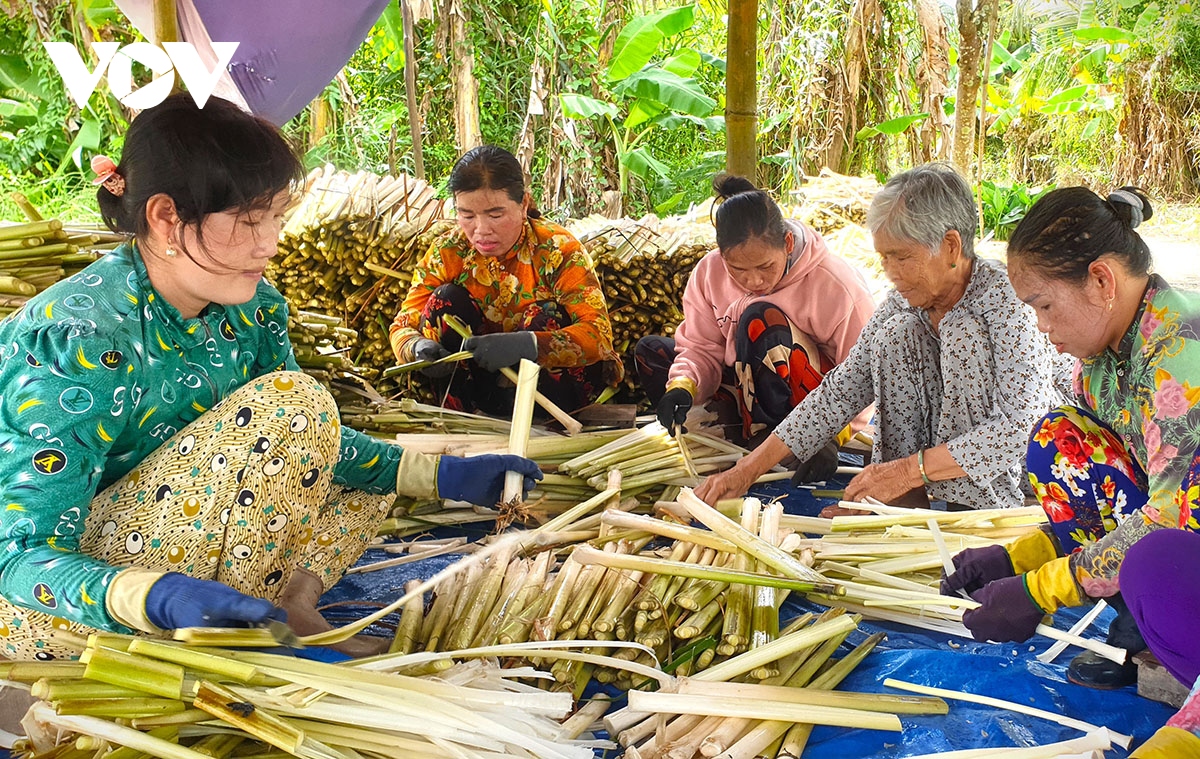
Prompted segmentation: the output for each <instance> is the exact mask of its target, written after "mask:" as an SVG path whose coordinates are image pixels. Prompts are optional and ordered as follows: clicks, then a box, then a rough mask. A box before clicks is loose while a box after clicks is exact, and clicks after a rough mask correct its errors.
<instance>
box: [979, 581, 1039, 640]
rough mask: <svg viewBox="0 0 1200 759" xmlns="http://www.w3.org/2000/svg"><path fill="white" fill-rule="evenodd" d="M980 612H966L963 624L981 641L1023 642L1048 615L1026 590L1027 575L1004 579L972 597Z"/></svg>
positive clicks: (989, 585)
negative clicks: (976, 602)
mask: <svg viewBox="0 0 1200 759" xmlns="http://www.w3.org/2000/svg"><path fill="white" fill-rule="evenodd" d="M971 597H972V598H974V599H975V600H976V601H978V602H979V603H981V604H983V606H980V607H979V608H978V609H968V610H967V611H964V612H963V624H964V625H966V626H967V629H968V630H970V631H971V636H972V637H973V638H975V640H978V641H981V642H982V641H989V640H991V641H995V642H997V643H1007V642H1010V641H1011V642H1013V643H1020V642H1022V641H1026V640H1029V639H1030V638H1032V637H1033V634H1034V633H1035V632H1037V626H1038V625H1039V624H1041V623H1042V617H1044V616H1046V612H1044V611H1042V609H1041V607H1040V606H1038V605H1037V604H1035V603H1034V602H1033V599H1032V598H1031V597H1030V596H1029V591H1028V590H1026V589H1025V575H1019V576H1017V577H1003V578H1001V579H999V580H994V581H992V582H989V583H988V584H987V585H984V586H983V587H982V588H981V589H980V590H978V591H976V592H974V593H972V594H971Z"/></svg>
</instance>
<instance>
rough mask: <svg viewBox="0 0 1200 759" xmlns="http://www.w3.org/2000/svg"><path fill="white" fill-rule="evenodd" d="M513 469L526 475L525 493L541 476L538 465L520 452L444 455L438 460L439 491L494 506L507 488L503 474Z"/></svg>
mask: <svg viewBox="0 0 1200 759" xmlns="http://www.w3.org/2000/svg"><path fill="white" fill-rule="evenodd" d="M510 471H511V472H520V473H521V474H522V475H524V477H525V483H524V492H523V493H522V497H523V496H524V494H525V493H527V492H529V491H530V490H532V489H533V487H534V485H535V484H536V482H537V481H538V480H540V479H542V470H541V469H539V468H538V465H537V464H535V463H534V462H532V461H530V460H529V459H527V458H523V457H521V456H509V455H507V454H504V455H500V454H494V453H489V454H486V455H483V456H471V457H469V458H459V457H458V456H442V457H441V458H440V459H439V460H438V470H437V490H438V495H439V496H441V497H442V498H449V499H451V500H455V501H467V502H468V503H473V504H475V505H476V506H495V505H496V503H497V502H498V501H499V500H500V496H501V495H502V494H503V492H504V475H505V473H506V472H510Z"/></svg>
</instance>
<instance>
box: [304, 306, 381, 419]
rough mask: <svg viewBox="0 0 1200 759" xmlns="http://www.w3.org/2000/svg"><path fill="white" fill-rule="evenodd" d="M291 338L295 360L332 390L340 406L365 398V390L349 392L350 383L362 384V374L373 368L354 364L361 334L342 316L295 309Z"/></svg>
mask: <svg viewBox="0 0 1200 759" xmlns="http://www.w3.org/2000/svg"><path fill="white" fill-rule="evenodd" d="M288 338H289V339H290V340H291V343H292V348H293V351H294V353H295V356H296V363H297V364H299V365H300V368H301V369H303V370H304V372H305V373H306V374H308V375H310V376H312V377H314V378H315V379H317V380H318V381H319V382H320V383H321V384H322V385H324V386H325V387H326V388H328V389H329V390H330V392H331V393H333V396H334V399H335V400H337V402H338V405H339V406H345V405H350V404H353V403H356V402H359V401H361V400H362V395H363V394H362V393H353V392H348V391H347V390H346V389H345V388H346V386H347V385H349V386H363V385H364V384H365V380H364V379H363V377H364V376H365V375H367V374H371V370H370V369H367V368H364V367H360V366H355V365H354V362H353V361H352V360H351V359H352V357H353V356H356V355H357V353H358V351H357V346H358V333H357V332H355V331H354V330H352V329H348V328H347V327H346V326H345V323H344V322H343V321H342V320H341V318H339V317H336V316H326V315H325V314H319V313H316V312H314V311H295V312H293V313H291V314H290V315H289V319H288Z"/></svg>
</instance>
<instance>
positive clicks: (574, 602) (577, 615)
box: [558, 544, 617, 632]
mask: <svg viewBox="0 0 1200 759" xmlns="http://www.w3.org/2000/svg"><path fill="white" fill-rule="evenodd" d="M616 548H617V547H616V545H614V544H609V545H607V546H605V547H604V550H603V551H601V553H604V554H608V555H616ZM607 572H608V570H607V568H606V567H604V566H603V565H601V564H591V565H587V566H584V568H583V570H582V572H580V574H579V579H578V580H577V581H576V582H575V587H574V589H573V590H572V591H571V594H572V595H571V601H570V603H568V604H567V606H566V609H565V610H564V611H563V615H562V617H561V618H560V619H559V621H558V629H559V631H560V632H561V631H563V630H573V629H575V627H576V626H577V625H578V624H579V620H580V619H581V618H582V617H583V614H584V612H585V611H586V610H587V608H588V605H589V604H590V603H591V601H592V598H593V596H595V595H596V593H597V592H598V590H599V589H600V587H601V581H602V580H603V579H604V576H605V575H606V574H607ZM607 600H608V599H607V598H605V599H602V601H607Z"/></svg>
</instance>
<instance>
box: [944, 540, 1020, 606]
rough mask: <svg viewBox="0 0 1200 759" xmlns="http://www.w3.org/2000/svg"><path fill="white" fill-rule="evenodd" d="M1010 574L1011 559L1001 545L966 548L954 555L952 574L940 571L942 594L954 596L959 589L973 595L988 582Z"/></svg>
mask: <svg viewBox="0 0 1200 759" xmlns="http://www.w3.org/2000/svg"><path fill="white" fill-rule="evenodd" d="M1012 576H1013V565H1012V559H1011V558H1009V556H1008V551H1006V550H1004V548H1003V546H987V547H985V548H968V549H966V550H964V551H959V552H958V553H956V554H955V555H954V574H952V575H950V576H949V577H947V576H946V572H945V570H943V571H942V595H944V596H956V595H958V591H960V590H965V591H967V593H968V594H970V595H974V594H975V592H976V591H977V590H979V589H980V588H982V587H983V586H984V585H987V584H988V583H989V582H991V581H993V580H999V579H1001V578H1004V577H1012Z"/></svg>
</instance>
